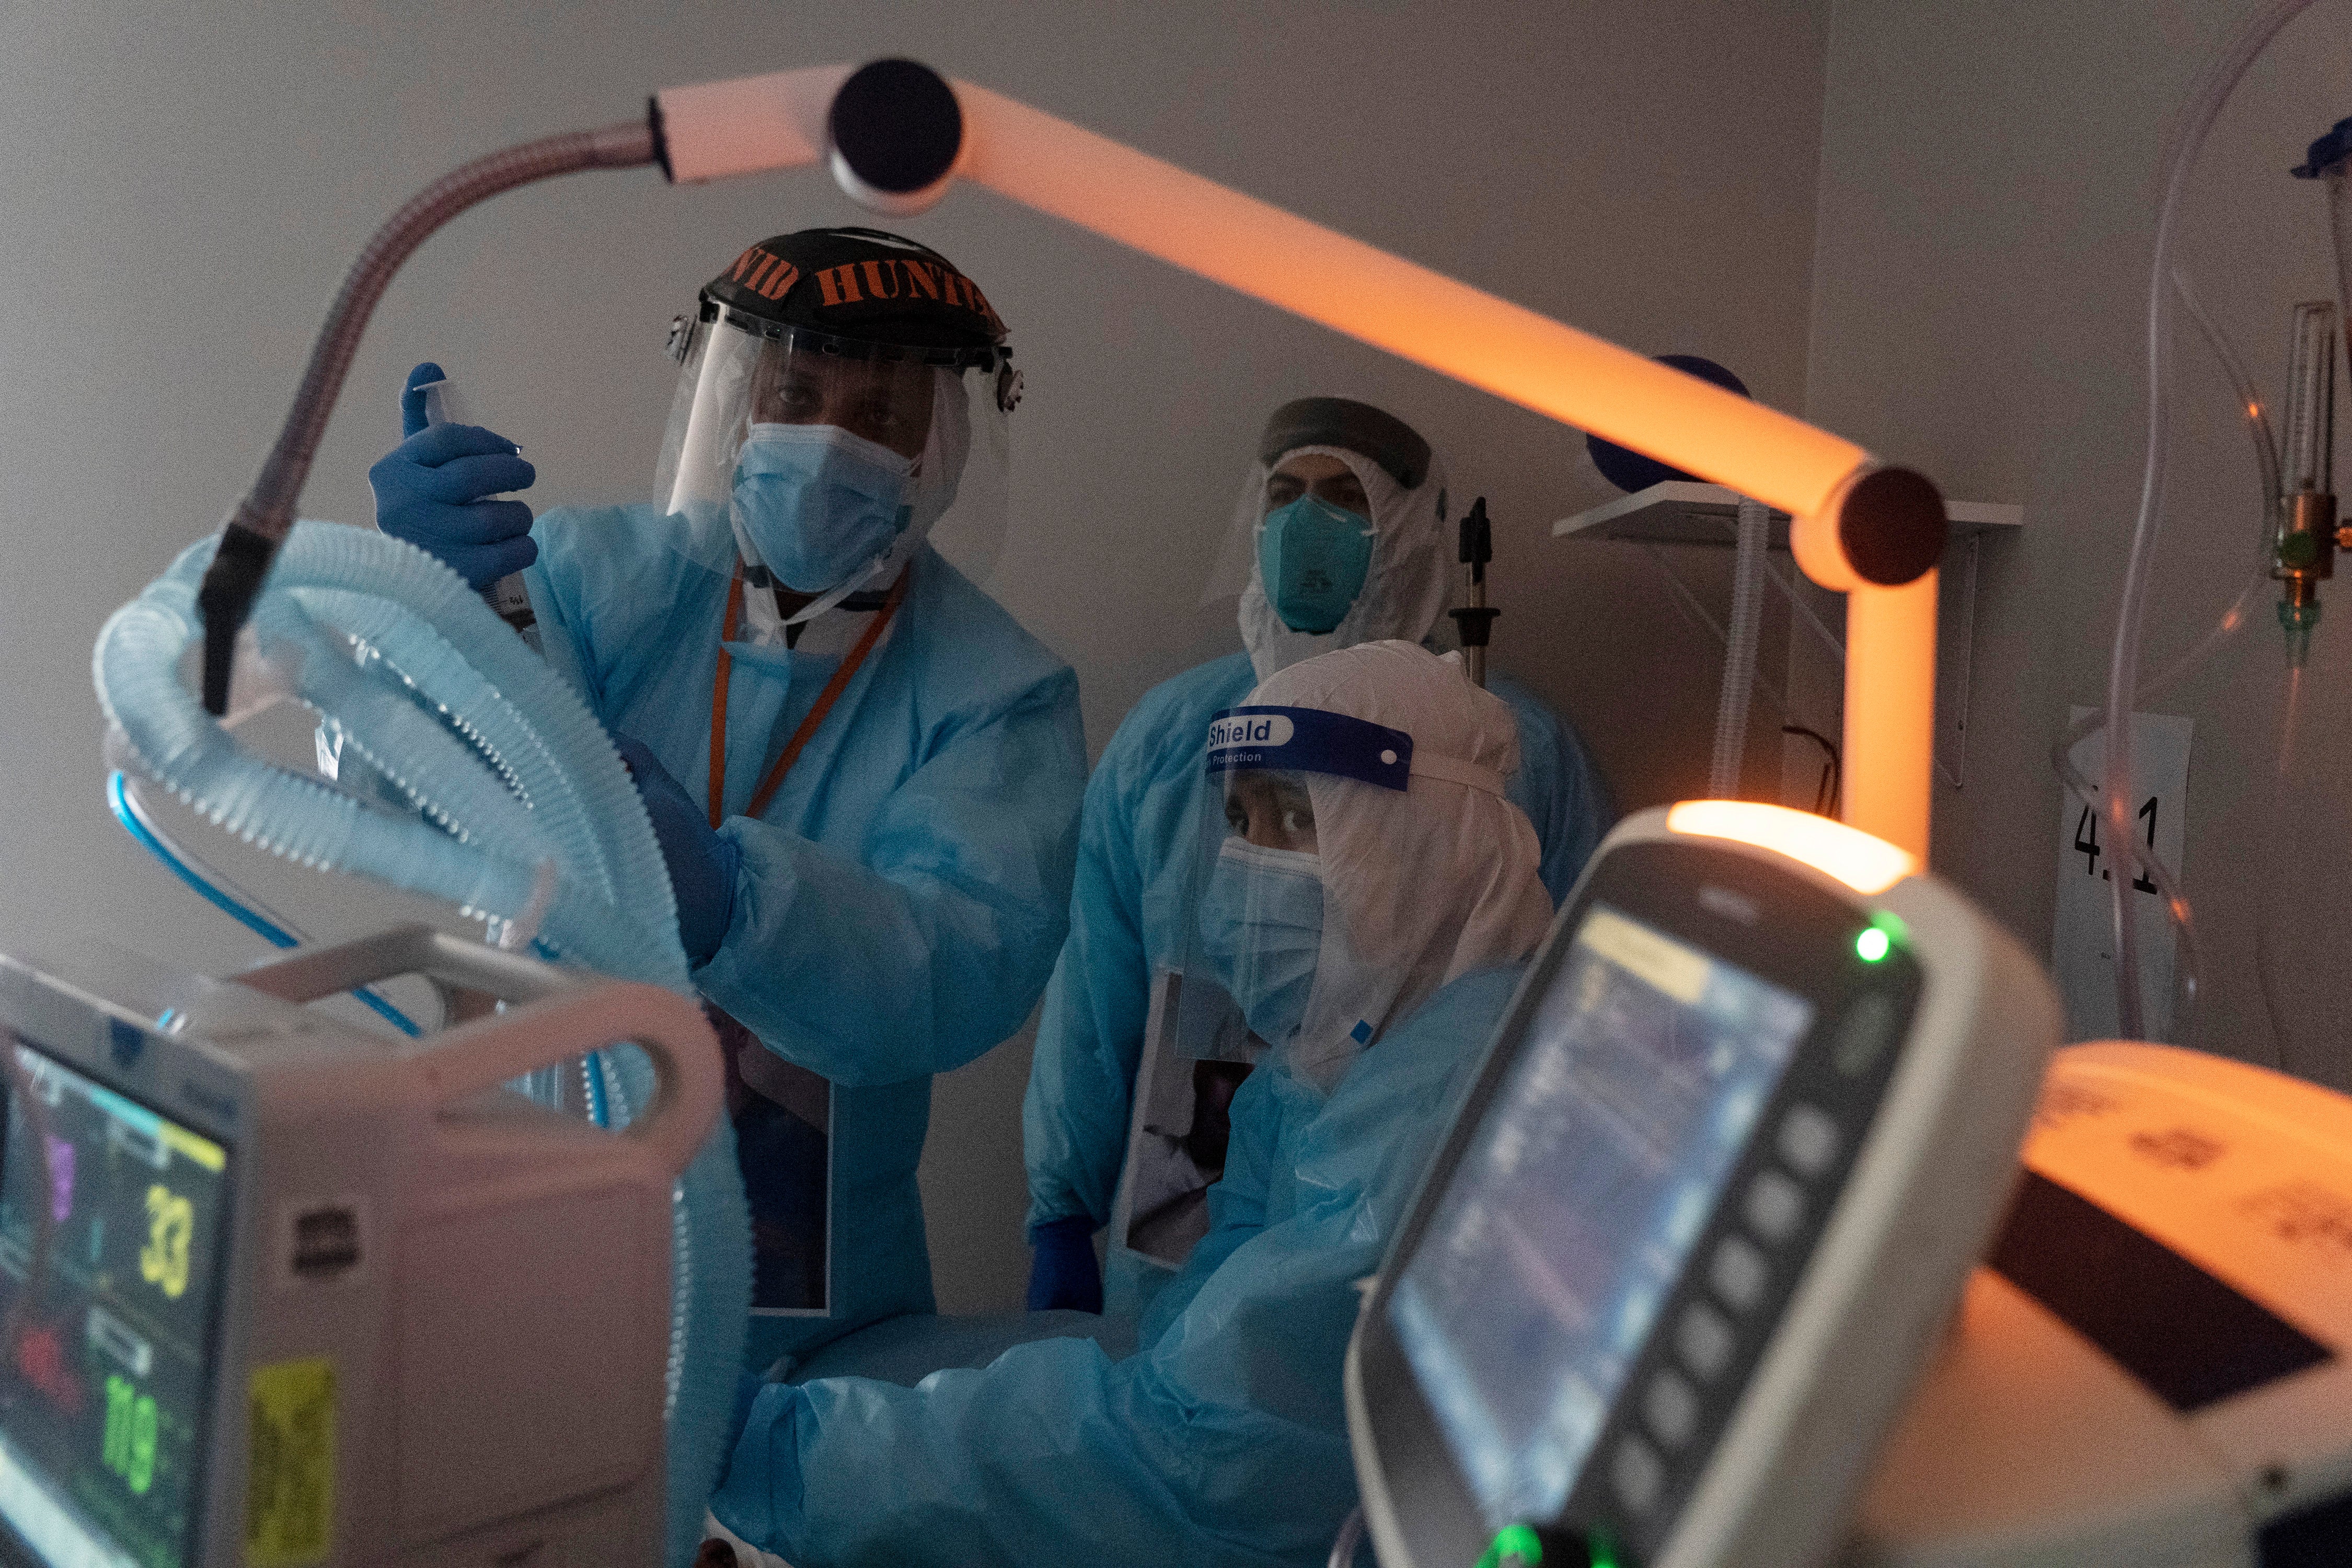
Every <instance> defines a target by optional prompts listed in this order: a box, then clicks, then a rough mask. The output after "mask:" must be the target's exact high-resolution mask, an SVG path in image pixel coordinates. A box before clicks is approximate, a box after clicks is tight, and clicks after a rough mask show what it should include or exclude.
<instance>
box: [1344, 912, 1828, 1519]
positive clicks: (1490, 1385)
mask: <svg viewBox="0 0 2352 1568" xmlns="http://www.w3.org/2000/svg"><path fill="white" fill-rule="evenodd" d="M1560 978H1561V982H1562V983H1561V984H1556V985H1554V986H1553V987H1552V988H1551V990H1550V993H1549V994H1548V995H1547V996H1546V997H1545V998H1544V999H1543V1002H1542V1004H1541V1005H1540V1007H1539V1010H1538V1012H1537V1014H1536V1016H1535V1017H1534V1019H1533V1021H1532V1027H1531V1029H1530V1031H1529V1033H1530V1036H1531V1038H1530V1040H1529V1043H1528V1047H1527V1048H1526V1049H1525V1050H1524V1051H1523V1052H1522V1053H1521V1055H1520V1057H1519V1059H1518V1060H1517V1063H1516V1064H1514V1066H1513V1068H1511V1071H1510V1073H1509V1076H1508V1077H1507V1079H1506V1080H1505V1081H1504V1083H1503V1084H1502V1085H1501V1086H1500V1089H1499V1091H1498V1092H1497V1094H1496V1097H1495V1098H1494V1100H1491V1101H1490V1102H1489V1104H1488V1107H1487V1110H1486V1118H1485V1121H1484V1123H1483V1125H1482V1126H1481V1127H1480V1129H1479V1131H1478V1135H1477V1142H1476V1145H1475V1148H1476V1152H1475V1154H1473V1155H1472V1156H1471V1157H1470V1158H1469V1159H1467V1160H1465V1162H1464V1163H1463V1164H1462V1166H1461V1167H1460V1168H1458V1169H1457V1171H1456V1172H1455V1173H1454V1179H1453V1181H1452V1183H1451V1184H1450V1185H1449V1187H1448V1189H1447V1191H1446V1193H1445V1194H1444V1197H1443V1199H1442V1200H1441V1204H1440V1207H1439V1208H1438V1209H1437V1211H1436V1215H1435V1217H1434V1220H1433V1224H1432V1225H1431V1226H1430V1229H1429V1232H1428V1236H1429V1238H1430V1239H1429V1240H1428V1241H1427V1242H1426V1243H1425V1244H1424V1245H1423V1247H1422V1248H1421V1249H1420V1250H1419V1251H1418V1252H1417V1253H1416V1254H1415V1255H1414V1257H1413V1258H1412V1261H1411V1263H1410V1264H1409V1265H1408V1266H1407V1268H1406V1270H1405V1272H1404V1274H1403V1275H1402V1278H1401V1279H1399V1280H1398V1282H1397V1288H1396V1289H1395V1291H1394V1292H1393V1293H1392V1294H1391V1297H1390V1300H1389V1311H1390V1314H1391V1322H1392V1325H1393V1327H1394V1330H1395V1332H1396V1334H1397V1338H1398V1340H1399V1342H1401V1344H1402V1346H1403V1349H1404V1352H1405V1355H1406V1358H1407V1360H1408V1361H1409V1362H1410V1363H1412V1368H1413V1371H1414V1373H1415V1375H1416V1376H1417V1378H1418V1380H1419V1381H1420V1383H1421V1384H1422V1386H1423V1390H1424V1391H1425V1393H1426V1394H1428V1396H1429V1398H1430V1401H1431V1405H1432V1407H1433V1412H1434V1414H1435V1415H1436V1416H1437V1419H1438V1421H1439V1423H1440V1425H1441V1426H1443V1427H1444V1431H1445V1435H1446V1436H1447V1438H1448V1440H1449V1445H1450V1447H1452V1448H1453V1449H1454V1453H1455V1454H1456V1455H1457V1456H1458V1457H1459V1458H1460V1461H1461V1463H1462V1466H1463V1469H1464V1472H1465V1479H1467V1480H1468V1481H1469V1482H1470V1484H1471V1487H1472V1489H1473V1490H1474V1491H1475V1493H1476V1495H1477V1499H1478V1501H1479V1504H1480V1506H1481V1507H1482V1509H1483V1510H1484V1511H1485V1513H1486V1517H1487V1521H1488V1522H1489V1524H1490V1525H1491V1526H1494V1527H1496V1528H1499V1527H1500V1526H1502V1525H1504V1524H1506V1523H1507V1522H1509V1521H1512V1520H1514V1519H1523V1518H1531V1517H1532V1518H1549V1517H1551V1516H1552V1515H1553V1514H1556V1513H1557V1512H1558V1511H1559V1509H1560V1507H1561V1505H1562V1504H1563V1503H1564V1502H1565V1501H1566V1500H1567V1497H1568V1490H1569V1487H1570V1482H1571V1481H1572V1480H1573V1479H1575V1477H1576V1475H1577V1473H1578V1471H1579V1469H1580V1468H1581V1466H1582V1464H1583V1462H1584V1458H1585V1457H1586V1455H1587V1453H1588V1452H1589V1451H1590V1450H1591V1447H1592V1444H1593V1442H1594V1440H1595V1438H1596V1437H1597V1436H1599V1434H1600V1431H1601V1426H1602V1424H1603V1422H1604V1421H1605V1420H1606V1418H1607V1416H1608V1414H1609V1409H1610V1406H1611V1405H1612V1402H1613V1401H1614V1399H1615V1397H1616V1395H1617V1393H1618V1390H1619V1386H1620V1384H1622V1382H1623V1380H1624V1377H1625V1374H1626V1372H1627V1370H1628V1368H1629V1367H1630V1366H1631V1364H1632V1363H1633V1358H1634V1356H1635V1355H1636V1354H1637V1353H1638V1352H1639V1351H1640V1349H1641V1347H1642V1344H1643V1340H1644V1339H1645V1338H1646V1337H1647V1335H1648V1332H1649V1330H1650V1326H1651V1323H1652V1321H1654V1319H1655V1317H1656V1316H1657V1313H1658V1310H1659V1308H1660V1305H1661V1304H1662V1303H1663V1302H1664V1300H1665V1298H1666V1296H1667V1294H1668V1293H1669V1292H1670V1291H1671V1290H1672V1289H1673V1288H1674V1283H1675V1278H1676V1277H1677V1276H1678V1275H1679V1274H1680V1273H1681V1272H1682V1268H1683V1264H1684V1261H1685V1258H1686V1257H1687V1256H1688V1254H1689V1251H1690V1248H1691V1245H1692V1243H1693V1242H1694V1241H1695V1240H1696V1237H1698V1235H1699V1233H1700V1231H1701V1230H1702V1229H1703V1228H1704V1227H1705V1226H1706V1219H1707V1216H1708V1215H1709V1214H1710V1213H1711V1212H1713V1210H1714V1208H1715V1206H1716V1204H1717V1198H1718V1196H1719V1194H1720V1189H1721V1187H1722V1185H1723V1183H1724V1181H1725V1179H1726V1178H1727V1175H1728V1174H1729V1173H1730V1170H1731V1168H1732V1165H1733V1164H1734V1163H1736V1161H1737V1160H1738V1155H1739V1152H1740V1150H1741V1149H1742V1147H1743V1146H1744V1145H1745V1144H1746V1142H1747V1141H1748V1133H1749V1131H1750V1130H1751V1129H1752V1128H1753V1126H1754V1124H1755V1122H1756V1119H1757V1116H1758V1113H1759V1111H1760V1110H1761V1109H1762V1108H1763V1106H1764V1104H1765V1102H1766V1101H1767V1100H1769V1098H1770V1097H1771V1093H1772V1089H1773V1087H1774V1085H1775V1084H1776V1083H1777V1082H1778V1081H1779V1079H1780V1073H1781V1069H1782V1068H1785V1067H1786V1066H1787V1065H1788V1062H1789V1059H1790V1055H1791V1053H1792V1052H1793V1051H1794V1049H1795V1047H1796V1044H1797V1042H1798V1040H1799V1039H1800V1038H1801V1037H1802V1036H1803V1034H1804V1032H1805V1029H1806V1027H1807V1026H1809V1025H1810V1024H1811V1020H1812V1015H1813V1008H1812V1005H1811V1004H1810V1003H1808V1002H1806V1001H1805V1000H1804V999H1803V998H1801V997H1799V996H1795V995H1792V994H1790V993H1789V992H1787V991H1784V990H1781V989H1780V988H1779V987H1777V986H1774V985H1770V984H1766V983H1765V982H1763V981H1761V980H1759V979H1758V978H1757V977H1756V976H1754V975H1752V974H1749V973H1746V972H1745V971H1743V970H1740V969H1738V968H1735V967H1733V966H1732V965H1730V964H1728V963H1723V962H1721V961H1720V960H1717V959H1715V958H1711V957H1709V956H1708V955H1707V954H1706V953H1704V952H1699V951H1698V950H1696V948H1693V947H1689V946H1686V945H1685V944H1684V943H1682V942H1676V941H1675V940H1674V939H1672V938H1670V937H1667V936H1665V935H1663V934H1662V933H1660V932H1658V931H1654V930H1653V929H1652V928H1650V927H1648V926H1645V925H1643V924H1641V923H1640V922H1638V921H1633V920H1630V919H1628V918H1626V917H1625V916H1624V915H1622V914H1620V913H1618V912H1617V911H1615V910H1612V909H1610V908H1608V907H1607V906H1605V905H1598V904H1596V905H1595V906H1594V907H1593V908H1592V910H1591V913H1590V914H1588V915H1587V916H1586V918H1585V921H1584V924H1583V926H1582V928H1581V929H1580V931H1578V933H1577V937H1576V940H1575V942H1574V944H1573V945H1572V946H1571V947H1570V951H1569V952H1568V954H1567V958H1566V964H1565V972H1564V973H1563V974H1562V975H1561V977H1560Z"/></svg>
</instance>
